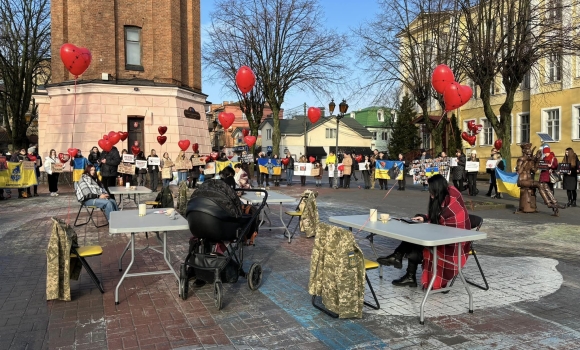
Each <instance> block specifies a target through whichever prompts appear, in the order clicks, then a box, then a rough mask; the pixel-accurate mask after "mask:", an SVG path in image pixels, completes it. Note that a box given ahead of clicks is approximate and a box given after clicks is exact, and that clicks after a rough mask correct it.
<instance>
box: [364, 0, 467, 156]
mask: <svg viewBox="0 0 580 350" xmlns="http://www.w3.org/2000/svg"><path fill="white" fill-rule="evenodd" d="M379 4H380V6H381V10H382V11H381V12H380V13H379V14H378V15H377V17H376V18H375V19H374V20H372V21H370V22H368V23H365V24H363V25H361V26H360V27H359V28H358V29H356V30H355V33H356V35H357V36H358V37H359V38H360V39H361V43H362V46H361V48H360V57H361V61H362V63H363V65H364V69H365V70H366V72H367V73H368V74H369V76H370V80H369V83H368V86H365V89H367V88H369V87H371V86H374V87H376V86H379V96H378V97H379V98H381V99H382V98H384V97H383V96H384V95H388V94H392V90H393V87H396V86H398V85H402V86H403V90H405V91H407V92H409V93H411V94H412V95H413V99H414V100H415V102H416V103H417V105H418V106H419V107H420V109H421V113H422V115H423V120H424V123H425V128H426V131H427V132H429V133H431V134H432V135H433V141H434V144H435V150H436V152H440V151H441V150H442V143H443V142H442V139H441V133H442V130H443V127H444V125H446V124H447V122H446V120H445V122H443V123H439V124H438V127H437V128H435V127H436V126H437V125H436V124H432V123H431V121H430V120H429V118H428V116H429V111H431V110H433V109H436V108H434V107H433V105H432V102H435V101H434V100H437V101H438V102H439V105H440V107H441V109H443V108H444V103H443V98H442V96H441V95H439V94H437V92H436V91H435V90H433V88H432V86H431V73H432V72H433V68H435V66H436V65H438V64H441V63H445V64H447V65H448V66H449V67H450V68H451V69H452V70H453V72H454V74H455V79H456V80H457V81H461V79H462V72H461V70H460V68H461V67H462V63H461V62H462V60H463V59H464V55H463V54H462V53H461V52H459V50H457V47H458V44H459V39H460V38H459V36H458V31H459V22H457V21H456V20H455V19H454V18H453V17H452V16H450V14H452V13H455V12H456V10H457V8H456V2H455V1H451V0H379ZM444 118H445V119H446V116H444Z"/></svg>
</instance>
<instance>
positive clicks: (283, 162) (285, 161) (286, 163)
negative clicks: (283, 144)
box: [282, 158, 290, 165]
mask: <svg viewBox="0 0 580 350" xmlns="http://www.w3.org/2000/svg"><path fill="white" fill-rule="evenodd" d="M288 163H290V158H282V164H284V165H288Z"/></svg>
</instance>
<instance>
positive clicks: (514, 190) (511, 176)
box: [495, 168, 520, 198]
mask: <svg viewBox="0 0 580 350" xmlns="http://www.w3.org/2000/svg"><path fill="white" fill-rule="evenodd" d="M495 178H496V182H497V190H498V191H499V192H501V193H507V194H509V195H510V196H512V197H516V198H520V188H519V186H518V173H507V172H505V171H502V170H501V169H499V168H495Z"/></svg>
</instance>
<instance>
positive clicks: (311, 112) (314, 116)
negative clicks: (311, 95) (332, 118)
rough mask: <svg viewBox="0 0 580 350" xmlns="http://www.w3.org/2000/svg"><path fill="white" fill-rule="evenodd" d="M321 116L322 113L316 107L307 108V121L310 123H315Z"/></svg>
mask: <svg viewBox="0 0 580 350" xmlns="http://www.w3.org/2000/svg"><path fill="white" fill-rule="evenodd" d="M321 115H322V112H321V111H320V108H318V107H310V108H308V119H310V122H311V123H313V124H314V123H316V122H317V121H318V120H319V119H320V116H321Z"/></svg>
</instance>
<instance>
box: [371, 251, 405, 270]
mask: <svg viewBox="0 0 580 350" xmlns="http://www.w3.org/2000/svg"><path fill="white" fill-rule="evenodd" d="M403 255H404V254H403V253H399V252H394V253H393V254H391V255H389V256H385V257H382V258H378V259H377V262H378V263H379V264H381V265H386V266H393V267H394V268H396V269H402V268H403Z"/></svg>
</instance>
